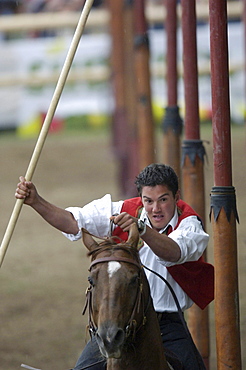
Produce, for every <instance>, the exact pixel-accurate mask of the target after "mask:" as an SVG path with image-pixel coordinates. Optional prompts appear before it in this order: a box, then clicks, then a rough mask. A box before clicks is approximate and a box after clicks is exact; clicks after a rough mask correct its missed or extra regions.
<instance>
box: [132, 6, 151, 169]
mask: <svg viewBox="0 0 246 370" xmlns="http://www.w3.org/2000/svg"><path fill="white" fill-rule="evenodd" d="M134 25H135V30H134V60H135V71H136V95H137V96H136V97H137V100H136V113H137V127H138V148H139V170H142V169H143V168H144V167H146V166H147V165H149V164H150V163H153V162H155V155H154V130H155V127H154V126H155V125H154V119H153V113H152V103H151V86H150V81H151V76H150V65H149V62H150V61H149V59H150V55H149V38H148V34H147V22H146V18H145V0H135V2H134Z"/></svg>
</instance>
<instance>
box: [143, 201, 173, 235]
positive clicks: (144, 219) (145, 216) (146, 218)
mask: <svg viewBox="0 0 246 370" xmlns="http://www.w3.org/2000/svg"><path fill="white" fill-rule="evenodd" d="M140 220H142V221H144V223H145V224H146V225H148V226H149V227H151V224H150V221H149V218H148V215H147V212H146V211H145V209H144V208H143V210H142V212H141V215H140ZM177 223H178V209H177V206H176V207H175V211H174V215H173V218H171V220H170V221H169V223H168V224H167V225H166V227H164V228H163V229H161V230H160V231H159V233H160V234H162V233H163V232H164V231H165V230H166V229H167V228H168V226H171V227H172V230H174V228H175V226H176V225H177Z"/></svg>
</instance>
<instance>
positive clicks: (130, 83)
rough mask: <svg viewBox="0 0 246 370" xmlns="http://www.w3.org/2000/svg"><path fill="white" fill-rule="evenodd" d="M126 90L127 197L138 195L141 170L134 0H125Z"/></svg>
mask: <svg viewBox="0 0 246 370" xmlns="http://www.w3.org/2000/svg"><path fill="white" fill-rule="evenodd" d="M124 5H125V8H124V45H125V56H124V60H125V71H126V74H125V91H126V109H127V122H128V126H127V163H128V173H127V181H126V193H125V195H126V196H127V197H132V196H136V195H137V192H136V187H135V185H134V182H135V178H136V176H137V174H138V172H139V146H138V133H137V108H136V74H135V67H134V0H125V1H124Z"/></svg>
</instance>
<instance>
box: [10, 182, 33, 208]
mask: <svg viewBox="0 0 246 370" xmlns="http://www.w3.org/2000/svg"><path fill="white" fill-rule="evenodd" d="M19 179H20V182H19V183H18V184H17V188H16V191H15V197H16V199H24V203H25V204H27V205H30V206H32V205H33V204H34V203H35V202H36V201H37V199H38V192H37V189H36V187H35V186H34V184H33V183H32V182H31V181H26V179H25V178H24V177H23V176H20V178H19Z"/></svg>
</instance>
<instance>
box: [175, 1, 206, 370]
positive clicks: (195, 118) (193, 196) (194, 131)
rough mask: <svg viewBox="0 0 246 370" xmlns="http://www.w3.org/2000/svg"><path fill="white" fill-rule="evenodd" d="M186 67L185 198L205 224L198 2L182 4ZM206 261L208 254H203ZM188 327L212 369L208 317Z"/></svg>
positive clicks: (194, 312)
mask: <svg viewBox="0 0 246 370" xmlns="http://www.w3.org/2000/svg"><path fill="white" fill-rule="evenodd" d="M181 5H182V35H183V66H184V88H185V140H184V142H183V146H182V174H183V177H182V180H183V196H184V199H185V200H186V201H187V203H189V204H190V205H191V206H192V207H193V208H194V209H195V210H196V211H197V212H198V214H199V215H200V217H201V218H202V220H203V222H204V224H205V190H204V173H203V167H204V155H205V149H204V147H203V143H202V141H201V140H200V117H199V96H198V67H197V40H196V2H195V0H189V1H188V2H187V0H182V1H181ZM204 258H205V259H206V254H204ZM188 315H189V316H188V325H189V328H190V331H191V334H192V337H193V339H194V341H195V343H196V345H197V347H198V350H199V351H200V353H201V355H202V357H203V360H204V363H205V365H206V368H207V369H209V314H208V308H206V309H205V310H203V311H202V310H201V309H200V308H199V307H198V306H196V305H195V304H194V305H193V306H192V307H191V308H190V309H189V312H188Z"/></svg>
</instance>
